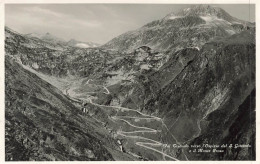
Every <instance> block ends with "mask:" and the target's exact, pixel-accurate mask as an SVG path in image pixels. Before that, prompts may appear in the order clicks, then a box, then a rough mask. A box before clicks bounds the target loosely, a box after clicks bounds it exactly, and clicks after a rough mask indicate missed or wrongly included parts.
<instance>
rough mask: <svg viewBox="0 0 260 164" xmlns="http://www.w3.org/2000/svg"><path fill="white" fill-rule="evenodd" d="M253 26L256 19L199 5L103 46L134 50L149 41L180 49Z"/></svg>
mask: <svg viewBox="0 0 260 164" xmlns="http://www.w3.org/2000/svg"><path fill="white" fill-rule="evenodd" d="M252 27H254V24H253V23H250V22H246V21H243V20H239V19H237V18H234V17H232V16H231V15H229V14H228V13H227V12H226V11H224V10H223V9H221V8H218V7H212V6H209V5H196V6H193V7H191V8H186V9H183V10H181V11H179V12H177V13H170V14H168V15H167V16H166V17H164V18H163V19H160V20H156V21H153V22H151V23H148V24H146V25H144V26H143V27H141V28H139V29H136V30H134V31H129V32H126V33H124V34H122V35H120V36H118V37H116V38H114V39H112V40H111V41H109V42H108V43H106V44H105V45H103V47H104V48H111V49H117V50H121V51H132V50H134V49H136V48H138V47H139V46H140V45H146V46H149V47H151V48H153V49H158V50H169V49H171V50H173V49H174V50H180V49H182V48H184V47H201V46H202V45H203V44H204V43H205V42H207V41H209V40H211V39H213V38H215V37H228V36H230V35H233V34H236V33H238V32H240V31H241V30H243V29H245V28H252Z"/></svg>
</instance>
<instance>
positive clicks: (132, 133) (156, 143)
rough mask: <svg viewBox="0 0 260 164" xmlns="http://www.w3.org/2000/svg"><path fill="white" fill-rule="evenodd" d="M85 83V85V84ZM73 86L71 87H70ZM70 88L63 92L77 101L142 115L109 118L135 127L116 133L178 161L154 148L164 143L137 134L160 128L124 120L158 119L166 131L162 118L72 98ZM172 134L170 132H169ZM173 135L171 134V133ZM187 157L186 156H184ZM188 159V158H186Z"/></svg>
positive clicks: (153, 131)
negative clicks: (128, 130) (132, 129)
mask: <svg viewBox="0 0 260 164" xmlns="http://www.w3.org/2000/svg"><path fill="white" fill-rule="evenodd" d="M89 81H93V80H92V79H89V80H88V81H87V82H86V84H89ZM86 84H85V85H86ZM92 85H93V84H92ZM102 87H103V88H104V89H105V90H106V92H104V93H105V94H110V91H109V90H108V88H107V87H105V86H102ZM72 88H73V87H72ZM69 90H70V89H67V90H66V92H65V93H67V95H68V96H69V97H70V98H72V100H74V101H77V102H79V103H82V102H84V101H87V102H88V103H90V104H92V105H95V106H99V107H106V108H112V109H118V110H121V111H133V112H136V113H138V114H140V115H141V116H142V117H133V116H112V117H111V119H112V120H114V121H116V120H119V121H123V122H125V123H127V124H128V125H129V126H131V127H133V128H136V129H137V130H134V131H130V132H126V131H121V130H118V131H117V134H118V135H121V136H123V137H126V138H132V139H139V140H144V141H145V142H144V141H138V142H135V144H136V145H138V146H140V147H143V148H145V149H149V150H152V151H154V152H157V153H159V154H161V155H162V156H163V158H164V159H165V157H168V158H170V159H172V160H175V161H179V160H178V159H177V158H175V157H172V156H170V155H168V154H166V153H164V152H163V151H160V150H157V149H155V148H154V147H162V146H163V145H164V144H163V143H161V142H159V141H155V140H153V139H150V138H146V137H142V136H139V135H137V134H139V133H152V134H157V135H158V134H159V135H160V133H161V130H156V129H152V128H148V127H142V126H136V125H133V124H132V123H130V122H129V121H127V120H125V119H127V118H131V119H142V120H156V121H159V122H161V124H162V126H165V127H166V129H167V131H168V132H169V129H168V128H167V126H166V125H165V124H164V122H163V120H162V119H161V118H159V117H156V116H152V115H148V114H144V113H142V112H140V111H138V110H135V109H129V108H125V107H120V106H107V105H100V104H96V103H94V102H93V101H92V99H91V98H87V99H79V98H74V97H72V96H73V95H74V94H69V92H68V91H69ZM170 134H171V133H170ZM171 135H172V134H171ZM172 136H173V135H172ZM173 138H174V139H175V140H176V143H179V142H178V141H177V139H176V138H175V137H174V136H173ZM185 156H186V155H185ZM186 159H187V158H186ZM187 160H188V159H187Z"/></svg>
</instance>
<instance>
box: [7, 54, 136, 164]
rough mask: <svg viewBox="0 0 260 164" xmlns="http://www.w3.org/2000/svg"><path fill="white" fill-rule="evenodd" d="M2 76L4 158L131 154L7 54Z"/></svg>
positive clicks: (85, 158)
mask: <svg viewBox="0 0 260 164" xmlns="http://www.w3.org/2000/svg"><path fill="white" fill-rule="evenodd" d="M5 78H6V88H5V103H6V109H5V118H6V120H5V122H6V127H5V128H6V132H5V141H6V144H5V149H6V160H7V161H24V160H25V161H27V160H36V161H39V160H47V161H49V160H52V161H53V160H54V161H60V160H62V161H68V160H77V161H89V160H115V159H117V160H134V158H133V157H128V156H127V155H126V154H122V153H121V151H120V148H119V146H118V145H117V143H116V140H114V139H113V138H111V136H110V134H109V133H108V132H107V131H106V130H104V129H103V128H104V127H103V126H102V124H101V123H100V122H98V121H96V120H94V119H93V118H91V117H90V116H88V115H84V114H83V113H82V112H81V110H80V109H79V107H78V106H75V105H74V104H73V103H72V102H71V100H70V99H68V98H67V97H66V96H64V95H63V94H62V93H61V91H59V90H58V89H57V88H55V87H53V86H52V85H50V84H49V83H47V82H45V81H43V80H42V79H40V78H39V77H38V76H37V75H35V74H34V73H31V72H29V71H27V70H25V69H23V67H22V66H21V65H20V64H18V63H16V62H15V60H14V59H13V58H12V57H10V56H6V60H5Z"/></svg>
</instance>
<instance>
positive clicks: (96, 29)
mask: <svg viewBox="0 0 260 164" xmlns="http://www.w3.org/2000/svg"><path fill="white" fill-rule="evenodd" d="M190 6H191V5H190V4H189V5H177V4H163V5H158V4H69V5H66V4H41V5H39V4H37V5H35V4H34V5H28V4H7V5H6V6H5V24H6V25H7V26H8V27H10V28H11V29H13V30H15V31H17V32H20V33H24V34H25V33H34V32H36V33H43V34H44V33H46V32H49V33H51V34H53V35H55V36H57V37H61V38H64V39H66V40H69V39H72V38H74V39H76V40H80V41H92V42H96V43H100V44H103V43H106V42H107V41H109V40H111V39H113V38H114V37H116V36H118V35H120V34H122V33H124V32H127V31H129V30H134V29H137V28H139V27H141V26H143V25H145V24H146V23H148V22H151V21H153V20H157V19H161V18H163V17H164V16H166V15H167V14H169V13H171V12H178V11H179V10H181V9H183V8H187V7H190ZM214 6H219V7H221V8H223V9H224V10H226V11H227V12H228V13H229V14H230V15H232V16H234V17H237V18H239V19H242V20H247V21H251V22H254V21H255V7H254V6H253V5H234V4H232V5H227V4H225V5H214Z"/></svg>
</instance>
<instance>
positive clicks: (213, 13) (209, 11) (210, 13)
mask: <svg viewBox="0 0 260 164" xmlns="http://www.w3.org/2000/svg"><path fill="white" fill-rule="evenodd" d="M185 16H203V17H205V16H207V17H215V18H219V19H223V20H226V21H228V22H234V21H237V19H236V18H234V17H232V16H231V15H229V14H228V13H227V12H226V11H225V10H223V9H221V8H219V7H215V6H211V5H194V6H192V7H189V8H185V9H183V10H181V11H179V12H177V13H174V12H173V13H170V14H169V15H167V16H166V17H165V18H164V19H173V18H176V17H185Z"/></svg>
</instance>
